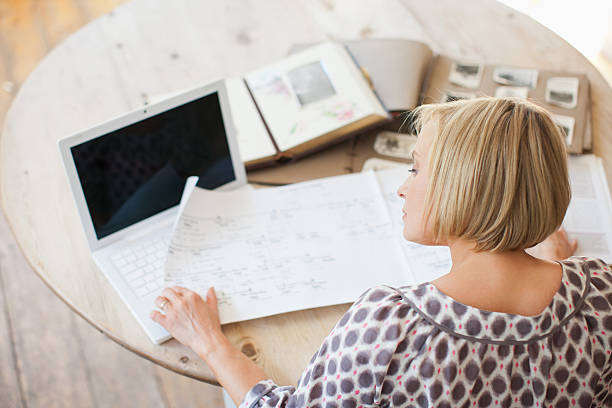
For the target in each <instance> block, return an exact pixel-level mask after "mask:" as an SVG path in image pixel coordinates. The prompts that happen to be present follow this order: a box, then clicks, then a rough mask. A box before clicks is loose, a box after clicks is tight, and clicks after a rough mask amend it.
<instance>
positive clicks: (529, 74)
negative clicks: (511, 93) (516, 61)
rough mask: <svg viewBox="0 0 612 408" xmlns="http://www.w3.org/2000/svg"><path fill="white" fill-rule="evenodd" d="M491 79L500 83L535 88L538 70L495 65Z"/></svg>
mask: <svg viewBox="0 0 612 408" xmlns="http://www.w3.org/2000/svg"><path fill="white" fill-rule="evenodd" d="M493 80H494V81H495V82H497V83H498V84H502V85H509V86H526V87H527V88H529V89H535V88H536V86H537V84H538V70H537V69H524V68H509V67H497V68H495V70H493Z"/></svg>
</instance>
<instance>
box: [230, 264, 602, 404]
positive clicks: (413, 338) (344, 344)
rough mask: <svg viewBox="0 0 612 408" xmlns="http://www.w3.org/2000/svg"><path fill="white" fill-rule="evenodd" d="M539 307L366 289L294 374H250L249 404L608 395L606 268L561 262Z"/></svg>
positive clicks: (433, 292)
mask: <svg viewBox="0 0 612 408" xmlns="http://www.w3.org/2000/svg"><path fill="white" fill-rule="evenodd" d="M560 263H561V265H562V267H563V279H562V284H561V287H560V288H559V290H558V292H557V293H556V294H555V295H554V297H553V299H552V301H551V303H550V304H549V306H548V307H547V308H546V309H545V310H544V311H543V312H542V313H541V314H539V315H537V316H530V317H526V316H520V315H512V314H506V313H498V312H489V311H484V310H480V309H477V308H474V307H470V306H466V305H464V304H461V303H459V302H457V301H455V300H453V299H452V298H450V297H448V296H447V295H445V294H444V293H442V292H440V291H439V290H438V289H437V288H436V287H435V286H434V285H432V284H430V283H424V284H420V285H416V286H406V287H402V288H399V289H395V288H391V287H387V286H379V287H375V288H372V289H370V290H368V291H367V292H365V293H364V294H363V295H362V296H361V297H360V298H359V299H358V300H357V301H356V302H355V303H354V304H353V305H352V306H351V308H350V309H349V310H348V311H347V312H346V314H345V315H344V316H343V317H342V319H341V320H340V321H339V322H338V323H337V324H336V326H335V327H334V329H333V330H332V331H331V333H330V334H329V335H328V336H327V338H326V339H325V340H324V341H323V344H322V345H321V347H320V349H319V350H318V351H317V352H316V353H315V355H314V356H313V358H312V360H311V361H310V363H309V364H308V366H307V367H306V369H305V370H304V373H303V374H302V376H301V378H300V379H299V381H298V383H297V386H295V387H293V386H285V387H279V386H277V385H276V384H274V382H272V381H271V380H266V381H261V382H259V383H258V384H256V385H255V386H254V387H253V388H252V389H251V390H250V391H249V392H248V393H247V395H246V396H245V397H244V400H243V401H242V403H241V405H240V408H250V407H287V408H291V407H309V408H334V407H337V408H359V407H363V408H365V407H468V406H469V407H515V406H520V407H546V408H548V407H600V406H601V407H603V406H606V407H612V365H611V362H610V354H611V352H612V272H611V270H610V267H609V266H608V265H606V264H605V263H604V262H603V261H601V260H597V259H591V258H582V257H580V258H579V257H572V258H569V259H567V260H564V261H561V262H560Z"/></svg>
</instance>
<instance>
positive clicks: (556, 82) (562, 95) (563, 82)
mask: <svg viewBox="0 0 612 408" xmlns="http://www.w3.org/2000/svg"><path fill="white" fill-rule="evenodd" d="M577 101H578V78H575V77H554V78H549V79H548V81H546V102H548V103H550V104H552V105H557V106H561V107H562V108H566V109H574V108H575V107H576V103H577Z"/></svg>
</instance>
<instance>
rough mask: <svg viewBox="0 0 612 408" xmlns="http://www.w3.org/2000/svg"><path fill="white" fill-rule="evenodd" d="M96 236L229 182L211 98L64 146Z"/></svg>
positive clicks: (227, 154) (216, 100)
mask: <svg viewBox="0 0 612 408" xmlns="http://www.w3.org/2000/svg"><path fill="white" fill-rule="evenodd" d="M71 152H72V156H73V158H74V163H75V166H76V170H77V173H78V177H79V180H80V182H81V187H82V188H83V193H84V195H85V201H86V202H87V207H88V209H89V214H90V215H91V219H92V221H93V225H94V229H95V231H96V236H97V237H98V239H101V238H104V237H105V236H107V235H110V234H112V233H114V232H117V231H119V230H121V229H123V228H126V227H128V226H130V225H132V224H135V223H137V222H139V221H142V220H144V219H146V218H149V217H151V216H153V215H155V214H157V213H159V212H161V211H164V210H166V209H168V208H171V207H173V206H175V205H177V204H178V203H179V202H180V199H181V194H182V192H183V188H184V186H185V181H186V179H187V177H189V176H199V177H200V179H199V181H198V184H197V185H198V186H199V187H203V188H208V189H213V188H216V187H219V186H221V185H224V184H226V183H229V182H231V181H233V180H235V178H236V177H235V174H234V169H233V166H232V160H231V156H230V152H229V146H228V144H227V138H226V134H225V126H224V123H223V116H222V114H221V106H220V104H219V98H218V96H217V93H216V92H215V93H212V94H210V95H207V96H204V97H202V98H199V99H197V100H194V101H191V102H188V103H186V104H184V105H181V106H178V107H176V108H173V109H170V110H167V111H165V112H163V113H160V114H158V115H155V116H151V117H148V118H146V119H144V120H142V121H140V122H137V123H134V124H131V125H129V126H126V127H124V128H122V129H119V130H115V131H113V132H111V133H107V134H105V135H103V136H100V137H97V138H95V139H92V140H89V141H87V142H85V143H81V144H79V145H76V146H73V147H72V148H71Z"/></svg>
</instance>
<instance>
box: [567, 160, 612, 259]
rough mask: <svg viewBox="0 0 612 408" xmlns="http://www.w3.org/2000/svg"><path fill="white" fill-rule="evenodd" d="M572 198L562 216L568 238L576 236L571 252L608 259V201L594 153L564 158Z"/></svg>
mask: <svg viewBox="0 0 612 408" xmlns="http://www.w3.org/2000/svg"><path fill="white" fill-rule="evenodd" d="M568 167H569V174H570V184H571V187H572V200H571V202H570V205H569V208H568V209H567V213H566V215H565V219H564V220H563V226H564V227H565V229H566V230H567V232H568V235H569V236H570V237H571V238H576V239H577V240H578V249H577V250H576V254H575V255H580V256H592V257H596V258H601V259H603V260H604V261H606V262H611V261H612V205H611V204H610V192H609V190H608V184H607V181H606V178H605V173H604V170H603V166H602V164H601V159H599V158H597V157H596V156H594V155H591V154H588V155H581V156H571V157H570V158H569V160H568Z"/></svg>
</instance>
